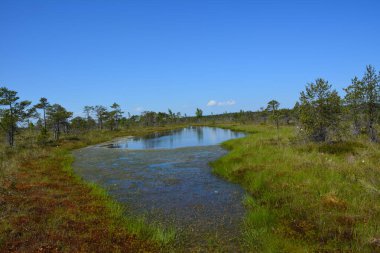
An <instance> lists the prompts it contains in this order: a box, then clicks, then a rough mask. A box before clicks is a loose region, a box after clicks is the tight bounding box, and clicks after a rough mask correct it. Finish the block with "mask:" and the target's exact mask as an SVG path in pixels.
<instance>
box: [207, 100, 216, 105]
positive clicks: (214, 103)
mask: <svg viewBox="0 0 380 253" xmlns="http://www.w3.org/2000/svg"><path fill="white" fill-rule="evenodd" d="M217 104H218V103H217V102H216V101H215V100H210V101H208V103H207V106H215V105H217Z"/></svg>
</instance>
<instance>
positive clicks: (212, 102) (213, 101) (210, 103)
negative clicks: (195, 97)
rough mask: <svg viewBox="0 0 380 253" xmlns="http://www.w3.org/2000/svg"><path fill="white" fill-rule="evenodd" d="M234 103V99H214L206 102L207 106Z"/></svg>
mask: <svg viewBox="0 0 380 253" xmlns="http://www.w3.org/2000/svg"><path fill="white" fill-rule="evenodd" d="M234 104H236V102H235V100H232V99H230V100H227V101H219V102H218V101H215V100H210V101H208V103H207V106H231V105H234Z"/></svg>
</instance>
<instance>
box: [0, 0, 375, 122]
mask: <svg viewBox="0 0 380 253" xmlns="http://www.w3.org/2000/svg"><path fill="white" fill-rule="evenodd" d="M379 11H380V1H378V0H373V1H370V0H360V1H359V0H358V1H348V0H346V1H333V0H330V1H328V0H325V1H323V0H320V1H317V0H314V1H313V0H309V1H307V0H305V1H285V0H278V1H275V0H267V1H264V0H251V1H243V0H240V1H238V0H229V1H227V0H225V1H216V0H214V1H207V0H188V1H184V0H176V1H174V0H173V1H165V0H162V1H154V0H151V1H143V0H135V1H127V0H119V1H116V0H115V1H112V0H103V1H100V0H88V1H84V0H82V1H81V0H75V1H74V0H72V1H71V0H65V1H38V0H33V1H31V0H27V1H18V0H10V1H8V0H0V36H1V39H0V86H6V87H8V88H10V89H14V90H17V91H18V92H19V95H20V96H21V97H22V98H23V99H29V100H32V101H34V102H36V101H37V100H38V99H39V98H40V97H41V96H44V97H47V98H48V99H49V100H50V101H51V102H53V103H59V104H62V105H63V106H65V107H67V108H68V109H69V110H71V111H74V112H75V113H76V114H77V115H79V114H80V113H81V112H82V108H83V106H84V105H96V104H102V105H111V104H112V103H113V102H117V103H119V104H121V105H122V108H123V109H125V110H127V111H129V112H131V113H133V114H137V113H138V111H140V110H154V111H166V110H167V109H168V108H171V109H172V110H173V111H176V112H177V111H180V112H182V113H187V114H194V111H195V108H196V107H200V108H202V109H203V110H204V111H205V113H210V112H214V113H218V112H224V111H238V110H240V109H243V110H257V109H259V108H260V107H261V106H265V105H266V103H267V101H269V100H270V99H277V100H278V101H279V102H280V103H281V105H282V107H292V106H293V105H294V103H295V102H296V101H297V99H298V97H299V92H300V91H301V90H302V89H304V87H305V84H306V83H308V82H311V81H313V80H314V79H315V78H317V77H323V78H326V79H327V80H329V81H330V83H331V84H333V85H334V87H335V88H336V89H337V90H338V91H339V92H341V90H342V88H343V87H345V86H346V85H347V84H348V83H349V82H350V79H351V78H352V77H353V76H354V75H362V73H363V72H364V68H365V65H366V64H373V65H374V66H375V67H376V68H377V69H380V32H379V31H380V14H379ZM210 100H214V102H211V103H210V104H213V105H214V106H207V103H208V102H209V101H210ZM228 101H229V102H228Z"/></svg>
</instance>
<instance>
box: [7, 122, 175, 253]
mask: <svg viewBox="0 0 380 253" xmlns="http://www.w3.org/2000/svg"><path fill="white" fill-rule="evenodd" d="M173 127H174V126H171V127H170V128H168V127H155V128H139V129H131V130H129V131H113V132H111V131H92V132H89V133H88V134H85V135H81V136H66V137H65V138H62V139H61V141H60V142H58V143H55V145H54V146H53V145H50V146H46V147H44V148H42V147H39V146H33V145H32V146H30V145H29V144H28V143H27V142H25V141H24V142H21V143H23V144H24V145H25V146H23V145H19V146H18V147H15V148H7V147H2V148H1V156H0V162H1V163H0V165H1V166H0V167H1V168H0V171H1V174H0V204H1V205H0V208H1V210H0V211H1V220H0V252H3V251H5V252H7V251H39V250H40V251H65V252H73V251H85V252H91V251H92V252H93V251H104V252H109V251H112V252H115V251H116V252H117V251H125V250H128V251H132V252H136V251H146V252H156V251H159V250H165V249H168V248H169V247H171V246H170V245H169V243H170V242H172V241H173V240H174V238H175V236H176V234H175V232H174V230H170V229H169V230H167V229H166V230H164V229H162V228H161V227H160V225H159V224H147V223H145V222H144V219H143V218H138V217H137V218H131V217H126V216H125V215H124V208H123V207H122V205H121V204H119V203H117V202H116V201H114V200H113V199H112V198H110V197H109V196H108V194H107V193H106V191H105V190H103V189H102V188H101V187H99V186H97V185H94V184H90V183H87V182H85V181H83V180H82V179H80V178H79V177H78V176H76V175H75V174H74V173H73V171H72V168H71V163H72V161H73V158H72V156H71V153H70V150H73V149H76V148H80V147H84V146H87V145H91V144H95V143H99V142H104V141H108V140H110V139H113V138H116V137H120V136H127V135H135V136H141V135H147V134H150V133H153V132H157V131H166V130H169V129H173ZM19 137H20V138H22V139H28V137H27V136H25V135H24V136H19Z"/></svg>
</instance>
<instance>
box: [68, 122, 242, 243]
mask: <svg viewBox="0 0 380 253" xmlns="http://www.w3.org/2000/svg"><path fill="white" fill-rule="evenodd" d="M243 136H244V134H243V133H238V132H232V131H230V130H224V129H220V128H211V127H189V128H184V129H179V130H173V131H170V132H167V133H164V134H162V133H160V134H154V135H152V136H147V137H145V138H124V139H118V140H116V141H114V142H110V143H104V144H100V145H96V146H90V147H87V148H83V149H80V150H77V151H75V152H74V156H75V162H74V164H73V167H74V169H75V171H76V172H77V173H78V174H79V175H81V176H82V177H83V178H84V179H85V180H88V181H91V182H95V183H97V184H99V185H101V186H103V187H104V188H106V189H107V190H108V192H109V193H110V194H111V195H112V196H113V197H114V198H115V199H117V200H118V201H120V202H121V203H123V204H125V206H126V209H127V212H128V214H129V215H137V216H140V215H145V216H146V218H147V219H148V220H149V221H152V222H159V223H161V224H162V225H163V226H168V227H169V226H171V227H173V226H174V227H175V228H176V230H177V231H178V232H179V233H180V234H181V235H183V236H184V237H185V238H186V240H185V241H186V243H187V244H188V245H187V246H188V247H194V248H196V247H202V245H205V244H208V243H210V238H213V241H214V243H217V244H225V247H224V248H225V249H227V250H228V248H229V247H232V248H233V247H235V246H236V244H237V239H238V237H239V227H240V225H241V224H240V223H241V221H242V217H243V215H244V208H243V206H242V204H241V201H242V197H243V195H244V191H243V190H242V189H241V188H240V187H239V186H238V185H236V184H232V183H229V182H226V181H224V180H223V179H221V178H218V177H216V176H214V175H213V174H212V173H211V168H210V166H209V165H208V164H209V162H211V161H214V160H216V159H218V158H219V157H221V156H223V155H225V154H226V151H225V150H224V149H222V148H221V147H220V146H219V145H218V144H220V143H221V142H223V141H226V140H229V139H233V138H239V137H243ZM232 248H231V250H232Z"/></svg>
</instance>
